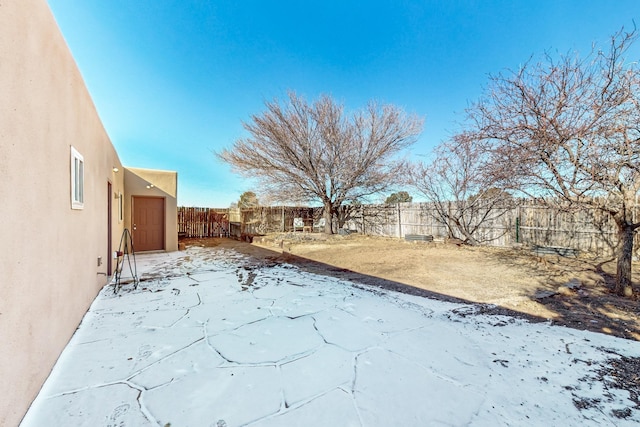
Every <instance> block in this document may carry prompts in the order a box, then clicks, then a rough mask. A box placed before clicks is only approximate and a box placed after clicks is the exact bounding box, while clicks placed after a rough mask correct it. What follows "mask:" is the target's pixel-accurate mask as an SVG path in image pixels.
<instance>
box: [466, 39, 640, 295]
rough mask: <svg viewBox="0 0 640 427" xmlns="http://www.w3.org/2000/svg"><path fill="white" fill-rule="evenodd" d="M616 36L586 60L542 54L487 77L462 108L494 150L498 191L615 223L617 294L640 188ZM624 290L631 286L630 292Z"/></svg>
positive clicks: (634, 89) (627, 270)
mask: <svg viewBox="0 0 640 427" xmlns="http://www.w3.org/2000/svg"><path fill="white" fill-rule="evenodd" d="M637 37H638V36H637V34H636V32H635V30H634V31H633V32H630V33H629V32H625V31H624V30H621V31H620V32H618V33H617V34H615V35H614V36H613V37H612V38H611V41H610V44H609V47H608V50H597V49H596V48H595V47H594V49H593V50H592V52H591V53H590V55H588V56H587V57H586V58H584V59H581V58H580V57H579V56H578V55H577V54H573V55H564V56H561V57H560V59H559V60H557V61H556V60H555V59H553V58H552V57H551V56H550V55H546V56H545V57H544V58H543V59H542V61H540V62H538V63H532V62H528V63H527V64H525V65H524V66H523V67H522V68H521V69H520V70H518V71H517V72H506V73H504V74H499V75H497V76H493V77H492V78H491V80H490V85H489V88H488V90H487V91H486V93H485V96H484V98H483V99H481V100H480V101H479V102H478V103H477V104H475V105H473V106H472V107H471V108H470V109H469V111H468V112H469V118H470V121H471V123H472V129H473V130H472V132H473V133H474V135H475V138H476V139H478V140H482V141H483V142H484V143H485V144H488V145H489V146H490V147H491V152H492V155H491V161H490V162H488V163H487V169H486V173H487V174H489V175H490V176H492V177H493V178H494V179H495V180H496V182H497V183H499V185H500V186H501V187H502V188H507V189H512V190H517V191H521V192H524V193H526V194H528V195H533V196H534V197H537V198H541V199H543V200H545V201H546V202H547V203H548V204H554V205H563V206H565V207H568V208H570V209H582V208H596V209H598V210H600V211H602V212H605V213H606V214H608V215H610V216H611V217H612V218H613V219H614V220H615V223H616V224H617V227H618V235H619V240H620V244H619V247H618V253H617V255H618V272H617V284H616V288H617V289H616V290H617V292H618V293H621V294H622V293H624V291H625V289H626V288H629V287H630V285H631V256H632V255H631V250H632V249H633V234H634V232H635V230H636V229H637V228H638V227H640V222H639V220H638V219H637V218H636V219H634V217H633V209H634V206H635V204H636V200H637V195H638V191H639V190H640V170H639V168H640V142H639V141H640V129H639V124H640V71H639V70H638V67H637V64H636V62H627V61H626V59H625V55H626V54H627V53H628V52H629V46H630V45H631V44H632V43H633V42H635V40H636V39H637ZM629 289H630V288H629Z"/></svg>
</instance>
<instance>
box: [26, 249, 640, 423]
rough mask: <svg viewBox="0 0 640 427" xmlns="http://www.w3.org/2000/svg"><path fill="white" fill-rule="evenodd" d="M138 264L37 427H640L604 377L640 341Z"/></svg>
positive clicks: (177, 263)
mask: <svg viewBox="0 0 640 427" xmlns="http://www.w3.org/2000/svg"><path fill="white" fill-rule="evenodd" d="M137 261H138V272H139V275H140V276H141V277H142V278H143V279H145V280H143V281H142V282H141V284H140V286H139V287H138V289H137V290H133V287H132V286H131V285H127V286H125V287H124V288H123V289H122V290H121V291H120V293H119V294H118V295H114V293H113V288H112V287H107V288H105V289H104V290H103V291H102V292H101V293H100V295H99V296H98V298H97V299H96V301H95V302H94V304H93V305H92V307H91V309H90V310H89V312H88V313H87V315H86V317H85V318H84V320H83V322H82V324H81V326H80V328H79V329H78V331H77V332H76V334H75V335H74V337H73V338H72V340H71V342H70V343H69V345H68V346H67V348H66V350H65V351H64V353H63V354H62V356H61V357H60V359H59V361H58V363H57V364H56V366H55V368H54V370H53V372H52V374H51V376H50V377H49V379H48V381H47V382H46V384H45V386H44V387H43V389H42V391H41V392H40V394H39V395H38V397H37V399H36V400H35V402H34V403H33V405H32V407H31V409H30V410H29V413H28V414H27V416H26V417H25V419H24V420H23V423H22V426H23V427H35V426H162V427H164V426H168V425H170V426H171V427H179V426H206V427H210V426H214V427H222V426H228V427H231V426H240V425H249V426H255V427H257V426H385V427H388V426H440V425H442V426H467V425H471V426H491V427H494V426H553V425H563V426H589V425H593V426H601V425H616V426H625V425H628V426H632V425H633V426H635V425H638V423H639V422H640V408H638V407H637V406H636V404H635V403H634V402H633V401H632V399H634V396H633V395H632V394H630V393H629V392H628V391H625V390H620V389H617V388H615V384H614V383H615V381H613V380H614V379H615V378H612V376H611V375H608V376H607V375H604V380H603V374H602V371H603V369H605V368H606V367H608V366H610V363H611V361H612V360H614V361H616V360H620V359H621V358H622V357H627V358H634V357H639V356H640V343H638V342H635V341H628V340H623V339H617V338H613V337H610V336H607V335H602V334H596V333H591V332H583V331H578V330H572V329H568V328H563V327H556V326H550V325H547V324H530V323H527V322H525V321H524V320H519V319H513V318H509V317H503V316H488V315H482V314H478V313H476V312H475V309H474V307H473V306H472V305H462V304H451V303H445V302H440V301H434V300H429V299H422V298H419V297H414V296H409V295H404V294H398V293H392V292H387V291H381V290H379V289H375V288H368V287H365V286H354V284H352V283H350V282H345V281H340V280H337V279H334V278H330V277H324V276H318V275H314V274H310V273H307V272H304V271H301V270H299V269H297V268H295V267H293V266H289V265H275V264H273V265H268V264H257V265H256V264H255V263H253V262H251V261H249V260H248V259H247V258H246V257H244V256H242V255H240V254H238V253H236V252H231V251H225V250H216V249H206V248H197V247H194V248H189V249H188V250H187V251H186V252H182V253H175V254H154V255H145V256H140V255H138V257H137ZM126 271H128V267H125V272H126ZM635 399H637V396H635Z"/></svg>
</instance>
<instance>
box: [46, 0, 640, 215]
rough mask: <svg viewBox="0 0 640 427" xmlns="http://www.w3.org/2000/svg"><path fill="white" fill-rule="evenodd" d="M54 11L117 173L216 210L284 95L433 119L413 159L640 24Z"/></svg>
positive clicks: (358, 12)
mask: <svg viewBox="0 0 640 427" xmlns="http://www.w3.org/2000/svg"><path fill="white" fill-rule="evenodd" d="M48 3H49V5H50V7H51V9H52V11H53V14H54V16H55V18H56V20H57V22H58V25H59V26H60V28H61V30H62V33H63V35H64V37H65V39H66V41H67V43H68V44H69V47H70V49H71V51H72V53H73V55H74V57H75V60H76V62H77V64H78V67H79V68H80V71H81V72H82V75H83V77H84V80H85V83H86V85H87V87H88V89H89V92H90V93H91V96H92V98H93V101H94V103H95V105H96V108H97V110H98V113H99V114H100V117H101V119H102V121H103V123H104V126H105V128H106V130H107V133H108V134H109V136H110V138H111V140H112V142H113V144H114V145H115V147H116V149H117V150H118V153H119V154H120V158H121V160H122V162H123V163H124V164H125V165H127V166H134V167H144V168H154V169H167V170H176V171H178V180H179V187H178V204H179V205H185V206H210V207H227V206H228V205H229V204H230V203H231V202H234V201H237V200H238V198H239V196H240V194H241V193H242V192H244V191H247V190H255V183H252V182H250V181H247V180H245V179H243V178H241V177H239V176H237V175H234V174H233V173H232V172H231V170H230V168H229V167H228V166H227V165H226V164H224V163H221V162H220V161H219V160H217V159H216V158H215V156H214V155H213V152H214V151H216V150H220V149H221V148H223V147H228V146H230V145H232V144H233V142H234V141H235V140H236V139H237V138H239V137H243V136H246V133H245V131H244V129H243V128H242V121H247V120H249V118H250V116H251V115H252V114H256V113H260V112H261V111H263V110H264V102H265V101H267V100H272V99H274V98H284V97H286V93H287V91H288V90H293V91H295V92H297V93H298V94H300V95H303V96H304V97H305V98H307V99H308V100H309V101H312V100H314V99H315V98H317V97H318V96H319V95H320V94H330V95H332V96H333V97H334V98H335V99H336V100H338V101H339V102H342V103H344V104H345V106H346V107H347V109H350V110H353V109H358V108H361V107H363V106H365V104H366V103H367V102H368V101H369V100H372V99H375V100H377V101H380V102H383V103H392V104H395V105H398V106H400V107H402V108H403V109H404V110H405V111H407V112H409V113H415V114H417V115H419V116H422V117H424V119H425V127H424V132H423V133H422V135H421V136H420V138H419V140H418V142H417V143H416V144H415V146H414V147H413V149H412V151H411V155H412V156H414V157H416V158H418V156H421V155H427V154H429V153H430V151H431V150H432V149H433V147H434V146H435V145H437V144H438V143H439V142H441V141H442V140H443V139H446V138H447V136H448V135H450V134H451V133H452V132H454V131H455V130H456V129H457V127H458V125H457V123H459V122H461V121H462V120H463V117H464V109H465V108H466V107H467V105H468V104H469V103H470V102H473V101H474V100H476V99H477V98H478V97H479V96H480V94H481V92H482V89H483V87H484V86H485V85H486V84H487V81H488V76H489V75H490V74H496V73H498V72H500V71H502V70H504V69H507V68H517V67H518V66H519V64H522V63H523V62H525V61H527V60H528V59H529V58H530V57H531V56H532V55H539V54H542V53H544V52H545V51H546V52H552V53H557V52H560V53H566V52H569V51H572V50H577V51H579V52H581V53H584V54H585V55H586V53H587V52H588V51H589V50H590V48H591V45H592V42H596V43H601V44H606V43H607V40H608V38H609V37H610V36H611V35H612V34H613V33H615V32H616V31H618V30H619V29H620V28H621V27H622V26H624V27H625V28H626V29H632V28H633V25H634V24H633V23H634V21H635V22H636V23H638V24H639V25H640V1H638V0H616V1H605V0H571V1H569V0H564V1H563V0H536V1H533V0H528V1H517V0H484V1H480V0H477V1H471V0H467V1H462V0H459V1H458V0H448V1H445V0H441V1H427V0H423V1H406V0H395V1H392V0H389V1H380V0H368V1H348V0H342V1H340V0H323V1H313V0H295V1H294V0H284V1H266V0H246V1H242V0H236V1H222V0H218V1H215V0H82V1H78V0H48ZM632 54H633V58H630V59H633V60H637V59H639V58H640V42H638V43H636V45H635V46H634V47H633V50H632Z"/></svg>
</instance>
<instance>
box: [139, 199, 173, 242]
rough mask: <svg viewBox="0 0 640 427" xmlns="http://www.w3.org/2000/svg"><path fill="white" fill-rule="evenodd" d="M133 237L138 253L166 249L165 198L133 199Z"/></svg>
mask: <svg viewBox="0 0 640 427" xmlns="http://www.w3.org/2000/svg"><path fill="white" fill-rule="evenodd" d="M132 211H133V214H132V219H133V222H132V225H131V228H132V230H131V231H132V232H131V234H132V237H133V247H134V249H135V250H136V251H157V250H163V249H164V225H165V224H164V220H165V219H164V198H161V197H133V203H132Z"/></svg>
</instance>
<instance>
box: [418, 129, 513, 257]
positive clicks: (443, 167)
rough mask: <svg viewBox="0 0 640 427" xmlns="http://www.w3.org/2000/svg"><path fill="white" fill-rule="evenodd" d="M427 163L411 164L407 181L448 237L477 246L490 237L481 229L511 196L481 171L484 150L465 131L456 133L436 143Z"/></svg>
mask: <svg viewBox="0 0 640 427" xmlns="http://www.w3.org/2000/svg"><path fill="white" fill-rule="evenodd" d="M434 154H435V155H434V158H433V160H432V161H431V162H430V163H427V164H425V163H418V164H415V165H414V166H413V170H412V173H411V183H412V185H413V187H415V189H416V190H417V191H418V192H420V193H421V194H422V195H424V196H425V197H426V198H427V200H429V201H430V202H431V203H432V204H433V206H434V211H435V215H434V216H435V217H436V219H437V220H439V221H441V222H442V223H443V224H444V225H445V226H446V227H447V229H448V234H449V237H462V238H463V240H464V241H465V242H466V243H469V244H471V245H479V244H481V243H486V241H488V240H490V239H489V238H485V237H483V236H481V235H480V234H479V231H480V230H481V228H482V227H483V226H484V225H486V224H487V223H488V222H492V221H495V220H497V219H498V218H500V217H501V216H503V215H504V214H505V213H506V212H507V211H508V209H504V208H505V207H506V205H507V204H508V203H510V202H511V201H512V198H511V196H510V195H509V194H508V193H507V192H505V191H503V190H499V189H497V188H495V184H496V182H495V180H494V179H493V178H492V177H491V176H489V175H486V174H485V173H484V170H485V168H486V161H487V152H486V150H485V148H484V146H482V145H481V144H479V143H478V141H475V140H473V139H472V138H471V137H470V135H469V134H466V133H460V134H458V135H455V136H454V137H453V138H452V139H451V140H450V141H447V142H444V143H442V144H441V145H439V146H438V147H437V148H436V150H435V153H434Z"/></svg>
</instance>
